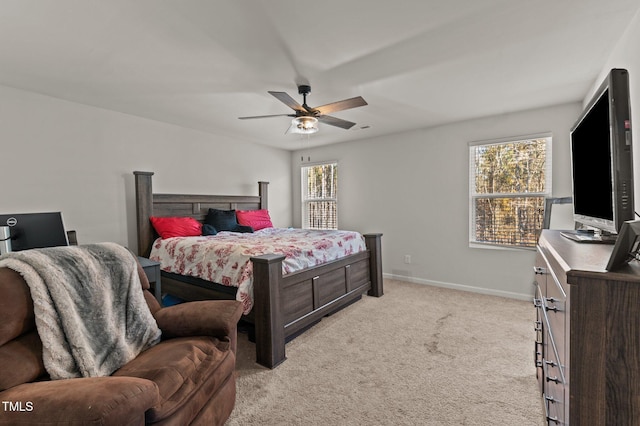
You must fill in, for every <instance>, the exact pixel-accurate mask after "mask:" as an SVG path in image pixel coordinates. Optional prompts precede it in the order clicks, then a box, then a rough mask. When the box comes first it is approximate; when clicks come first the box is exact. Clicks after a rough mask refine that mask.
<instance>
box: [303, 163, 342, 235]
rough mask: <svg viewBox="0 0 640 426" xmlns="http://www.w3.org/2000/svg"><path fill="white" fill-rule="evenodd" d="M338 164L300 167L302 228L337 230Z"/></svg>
mask: <svg viewBox="0 0 640 426" xmlns="http://www.w3.org/2000/svg"><path fill="white" fill-rule="evenodd" d="M337 191H338V163H327V164H316V165H313V166H306V167H302V227H303V228H306V229H338V194H337Z"/></svg>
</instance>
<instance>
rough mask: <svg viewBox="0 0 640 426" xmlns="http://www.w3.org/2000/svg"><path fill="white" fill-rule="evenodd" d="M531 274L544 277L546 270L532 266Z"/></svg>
mask: <svg viewBox="0 0 640 426" xmlns="http://www.w3.org/2000/svg"><path fill="white" fill-rule="evenodd" d="M533 273H534V274H536V275H544V274H546V273H547V270H546V268H543V267H541V266H534V267H533Z"/></svg>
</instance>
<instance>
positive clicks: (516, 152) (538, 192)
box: [469, 135, 551, 247]
mask: <svg viewBox="0 0 640 426" xmlns="http://www.w3.org/2000/svg"><path fill="white" fill-rule="evenodd" d="M514 139H515V138H514ZM514 139H511V140H507V141H505V140H502V141H491V142H481V143H477V142H476V143H471V144H470V145H469V168H470V172H469V175H470V182H469V201H470V217H471V220H470V229H469V239H470V242H471V243H479V244H490V245H499V246H509V247H535V245H536V242H537V240H538V235H539V233H540V229H541V228H542V219H543V214H544V199H545V197H547V196H549V195H550V194H551V136H549V135H545V136H538V137H527V138H521V139H516V140H514Z"/></svg>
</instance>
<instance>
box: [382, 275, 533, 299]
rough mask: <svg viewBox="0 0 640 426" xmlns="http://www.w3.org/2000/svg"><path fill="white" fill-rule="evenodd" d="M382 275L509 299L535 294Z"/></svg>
mask: <svg viewBox="0 0 640 426" xmlns="http://www.w3.org/2000/svg"><path fill="white" fill-rule="evenodd" d="M382 276H383V277H384V278H389V279H392V280H399V281H407V282H410V283H414V284H423V285H431V286H435V287H444V288H451V289H454V290H461V291H468V292H471V293H479V294H488V295H491V296H499V297H506V298H509V299H517V300H527V301H528V300H532V299H531V298H532V297H533V294H522V293H514V292H511V291H503V290H495V289H490V288H484V287H474V286H470V285H464V284H454V283H447V282H442V281H433V280H426V279H424V278H415V277H408V276H405V275H396V274H387V273H383V274H382Z"/></svg>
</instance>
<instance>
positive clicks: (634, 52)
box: [584, 12, 640, 211]
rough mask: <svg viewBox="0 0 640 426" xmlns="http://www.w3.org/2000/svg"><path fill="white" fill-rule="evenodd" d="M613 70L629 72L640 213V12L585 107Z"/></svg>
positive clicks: (637, 198) (599, 78) (620, 42)
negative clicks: (623, 69)
mask: <svg viewBox="0 0 640 426" xmlns="http://www.w3.org/2000/svg"><path fill="white" fill-rule="evenodd" d="M612 68H626V69H627V70H628V71H629V90H630V96H631V126H632V129H631V134H632V140H633V157H634V161H633V165H634V170H633V171H634V194H633V197H634V201H635V206H636V211H640V210H639V209H640V12H638V13H636V15H635V17H634V18H633V20H632V21H631V24H630V25H629V27H628V28H627V31H626V32H625V33H624V35H623V36H622V38H621V39H620V41H619V42H618V44H617V45H616V46H615V48H614V49H612V51H611V56H610V57H609V60H608V61H607V64H606V65H605V66H604V68H603V69H602V71H601V72H600V76H599V77H598V79H597V80H596V81H595V82H594V83H593V87H592V88H591V90H590V91H589V93H587V95H586V96H585V98H584V105H586V104H587V103H589V100H590V99H591V97H592V96H593V94H594V93H595V91H596V90H597V89H598V87H599V86H600V83H602V80H604V78H605V77H606V75H607V74H608V73H609V71H610V70H611V69H612Z"/></svg>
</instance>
